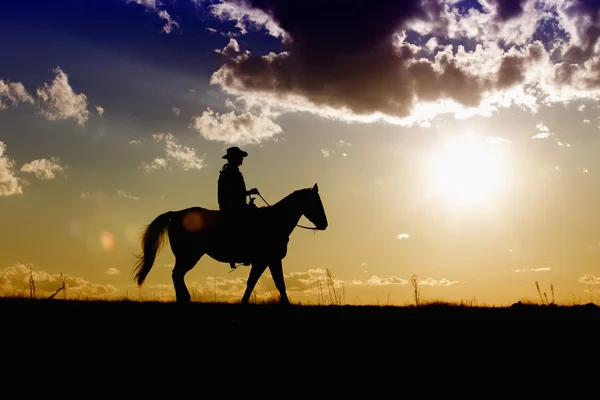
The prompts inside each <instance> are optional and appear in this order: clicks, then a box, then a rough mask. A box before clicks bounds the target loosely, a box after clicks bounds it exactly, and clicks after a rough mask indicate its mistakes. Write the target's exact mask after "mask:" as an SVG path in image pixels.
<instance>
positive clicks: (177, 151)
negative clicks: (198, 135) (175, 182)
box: [140, 133, 204, 172]
mask: <svg viewBox="0 0 600 400" xmlns="http://www.w3.org/2000/svg"><path fill="white" fill-rule="evenodd" d="M152 138H153V139H154V140H155V141H157V142H164V143H165V155H166V157H156V158H154V160H152V162H150V163H145V162H143V163H142V164H141V166H140V168H141V169H143V170H144V171H146V172H151V171H154V170H157V169H166V168H168V167H169V166H170V165H171V164H175V165H177V166H179V167H181V168H182V169H183V170H184V171H189V170H201V169H202V168H203V167H204V157H198V156H197V155H196V150H195V149H193V148H191V147H188V146H183V145H181V144H178V143H177V139H176V138H175V137H174V136H173V135H172V134H171V133H158V134H154V135H152Z"/></svg>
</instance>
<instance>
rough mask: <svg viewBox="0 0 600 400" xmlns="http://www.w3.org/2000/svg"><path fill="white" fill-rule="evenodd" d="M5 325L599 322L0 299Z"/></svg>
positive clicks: (421, 310)
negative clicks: (466, 321) (492, 321)
mask: <svg viewBox="0 0 600 400" xmlns="http://www.w3.org/2000/svg"><path fill="white" fill-rule="evenodd" d="M0 314H1V315H2V317H3V322H4V323H10V322H11V321H12V322H13V323H25V324H44V325H47V324H51V325H62V326H71V325H72V326H77V325H81V324H84V323H94V324H96V325H103V324H111V325H115V324H116V325H118V326H119V327H121V328H126V327H127V326H132V327H135V326H139V325H144V324H154V323H163V324H169V323H173V324H178V323H179V324H188V323H192V322H193V323H202V324H209V323H211V324H214V323H220V324H223V323H225V324H235V323H238V322H239V323H253V322H269V321H272V322H279V321H287V322H292V321H298V322H302V321H306V322H323V323H332V322H337V321H353V320H355V321H380V320H387V321H396V320H398V321H410V320H600V307H598V306H596V305H594V304H591V303H590V304H587V305H574V306H556V305H545V306H542V305H527V304H521V303H515V304H513V305H512V306H510V307H473V306H460V305H456V306H454V305H425V306H420V307H414V306H402V307H401V306H355V305H342V306H338V305H292V306H288V307H286V306H281V305H278V304H251V305H248V306H242V305H240V304H229V303H194V302H193V303H189V304H177V303H174V302H137V301H77V300H59V299H52V300H49V299H44V300H36V299H24V298H0Z"/></svg>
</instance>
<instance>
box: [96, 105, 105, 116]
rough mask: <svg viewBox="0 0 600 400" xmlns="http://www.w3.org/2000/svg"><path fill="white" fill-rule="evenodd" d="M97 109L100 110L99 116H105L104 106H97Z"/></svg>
mask: <svg viewBox="0 0 600 400" xmlns="http://www.w3.org/2000/svg"><path fill="white" fill-rule="evenodd" d="M96 111H97V112H98V115H99V116H103V115H104V108H102V107H100V106H96Z"/></svg>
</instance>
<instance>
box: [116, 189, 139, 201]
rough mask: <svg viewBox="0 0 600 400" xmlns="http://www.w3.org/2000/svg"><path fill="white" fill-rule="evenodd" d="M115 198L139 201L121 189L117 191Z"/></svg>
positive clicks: (136, 197)
mask: <svg viewBox="0 0 600 400" xmlns="http://www.w3.org/2000/svg"><path fill="white" fill-rule="evenodd" d="M117 196H119V197H122V198H124V199H128V200H139V199H140V198H139V197H138V196H134V195H133V194H131V193H130V192H126V191H125V190H121V189H119V190H117Z"/></svg>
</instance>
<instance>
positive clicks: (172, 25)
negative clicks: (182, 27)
mask: <svg viewBox="0 0 600 400" xmlns="http://www.w3.org/2000/svg"><path fill="white" fill-rule="evenodd" d="M157 14H158V16H159V17H160V18H161V19H164V20H165V21H166V22H165V25H164V26H163V28H162V32H163V33H166V34H169V33H171V32H173V30H174V29H177V28H179V24H178V23H177V21H175V20H173V18H171V16H170V15H169V13H168V12H166V11H165V10H160V11H159V12H157Z"/></svg>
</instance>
